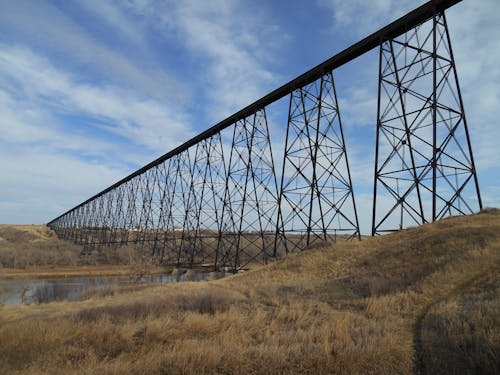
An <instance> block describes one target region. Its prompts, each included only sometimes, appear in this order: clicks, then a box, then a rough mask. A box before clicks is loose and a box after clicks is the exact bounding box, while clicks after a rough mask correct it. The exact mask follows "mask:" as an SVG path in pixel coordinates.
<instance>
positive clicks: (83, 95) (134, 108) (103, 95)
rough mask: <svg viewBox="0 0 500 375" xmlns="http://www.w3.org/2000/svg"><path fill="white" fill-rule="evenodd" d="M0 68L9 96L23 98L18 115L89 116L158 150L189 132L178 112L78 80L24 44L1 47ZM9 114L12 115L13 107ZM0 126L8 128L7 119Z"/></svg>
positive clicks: (128, 94)
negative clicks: (10, 94)
mask: <svg viewBox="0 0 500 375" xmlns="http://www.w3.org/2000/svg"><path fill="white" fill-rule="evenodd" d="M0 71H1V72H2V74H0V82H3V83H4V85H5V87H7V88H8V89H9V91H10V92H11V93H12V95H13V96H22V97H23V101H22V104H21V103H18V104H19V106H21V107H22V108H21V109H20V113H21V114H25V115H26V112H28V114H31V115H33V116H37V117H39V120H42V119H45V120H46V121H47V120H50V119H51V117H52V120H53V116H50V115H49V114H48V113H49V111H50V112H52V113H53V112H56V113H57V112H59V113H64V112H69V113H72V114H79V115H83V116H88V117H89V118H88V121H89V122H90V123H92V122H98V123H103V124H106V126H105V127H106V129H108V130H110V131H113V132H114V133H116V134H118V135H120V136H122V137H126V138H128V139H129V140H130V141H131V142H133V143H136V144H141V145H145V146H147V147H149V148H150V149H152V150H157V151H158V150H161V151H164V150H167V149H169V148H172V147H174V146H177V145H178V144H179V143H180V142H181V141H184V140H187V139H188V138H189V137H190V136H192V134H193V131H192V130H191V128H190V126H189V124H188V119H187V117H186V116H184V115H183V114H182V112H180V111H177V110H174V109H171V108H170V107H168V106H167V105H162V104H160V103H159V102H157V101H155V100H153V99H150V98H145V97H142V96H141V95H140V94H135V93H133V92H131V91H129V90H125V89H123V88H120V87H116V86H110V85H105V86H103V85H98V84H90V83H86V82H82V81H81V79H80V78H79V77H76V76H73V75H71V74H69V73H67V72H64V71H61V70H59V69H56V68H55V67H54V66H53V65H52V64H51V63H50V61H48V60H46V59H45V58H43V57H40V56H38V55H37V54H35V53H33V52H32V51H30V50H28V49H26V48H20V47H10V46H5V45H0ZM4 97H5V94H4ZM28 103H32V104H33V107H34V108H36V109H35V113H32V111H31V110H27V109H26V107H27V106H28ZM12 104H13V101H12V100H11V101H10V105H11V106H12ZM44 107H45V109H42V108H44ZM9 112H10V114H11V117H15V116H16V115H15V114H14V111H13V110H11V111H9ZM15 112H16V113H17V110H16V111H15ZM36 112H39V113H36ZM7 120H8V119H5V118H4V121H7ZM10 120H11V121H12V119H10ZM14 121H16V120H15V119H14ZM38 123H40V121H38ZM0 126H1V127H8V128H9V129H11V128H12V123H10V124H7V122H3V123H2V124H0ZM44 128H47V127H44ZM16 130H19V127H18V128H17V129H16ZM43 131H45V130H43ZM7 132H8V133H7V134H11V133H14V134H11V135H15V133H16V131H14V132H13V131H11V130H10V131H9V130H7ZM40 132H42V130H41V129H38V130H37V131H35V133H34V134H37V133H40Z"/></svg>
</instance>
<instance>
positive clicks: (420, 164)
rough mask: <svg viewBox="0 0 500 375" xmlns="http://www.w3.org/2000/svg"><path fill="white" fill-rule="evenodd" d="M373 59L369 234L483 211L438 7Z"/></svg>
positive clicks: (450, 57)
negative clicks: (374, 98) (374, 89)
mask: <svg viewBox="0 0 500 375" xmlns="http://www.w3.org/2000/svg"><path fill="white" fill-rule="evenodd" d="M379 56H380V63H379V89H378V92H379V94H378V111H377V113H378V114H377V136H376V151H375V153H376V157H375V159H376V160H375V183H374V199H373V225H372V234H380V233H384V232H390V231H394V230H399V229H401V228H404V227H407V226H410V225H420V224H424V223H426V222H430V221H436V220H439V219H441V218H443V217H445V216H447V215H453V214H455V215H456V214H467V213H472V212H474V211H476V210H477V209H478V208H481V196H480V193H479V184H478V180H477V175H476V170H475V167H474V159H473V155H472V149H471V142H470V137H469V132H468V128H467V121H466V118H465V112H464V107H463V101H462V95H461V92H460V87H459V85H458V78H457V72H456V68H455V62H454V59H453V53H452V49H451V43H450V37H449V34H448V26H447V23H446V17H445V15H444V12H440V13H435V14H434V15H433V17H432V18H431V19H430V20H429V21H427V22H426V23H423V24H421V25H419V26H417V27H415V28H412V29H410V30H408V31H407V32H406V33H404V34H403V35H402V36H400V37H398V38H394V39H389V40H386V41H384V42H383V43H382V44H381V45H380V54H379Z"/></svg>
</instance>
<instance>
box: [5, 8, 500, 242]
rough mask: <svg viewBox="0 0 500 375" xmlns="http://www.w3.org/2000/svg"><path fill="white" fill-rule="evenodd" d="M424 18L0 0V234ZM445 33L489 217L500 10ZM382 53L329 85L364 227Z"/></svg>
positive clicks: (499, 101)
mask: <svg viewBox="0 0 500 375" xmlns="http://www.w3.org/2000/svg"><path fill="white" fill-rule="evenodd" d="M422 3H424V2H423V1H409V0H400V1H398V0H373V1H370V2H366V1H362V0H350V1H348V0H311V1H281V0H277V1H255V0H254V1H229V0H215V1H201V0H199V1H155V0H129V1H125V0H123V1H102V0H87V1H83V0H82V1H66V0H60V1H57V0H54V1H41V0H38V1H35V0H33V1H25V0H16V1H10V0H0V8H1V9H2V11H1V12H0V223H45V222H48V221H50V220H51V219H52V218H54V217H55V216H57V215H59V214H60V213H62V212H63V211H66V210H67V209H69V208H71V207H73V206H75V205H76V204H78V203H80V202H81V201H83V200H85V199H86V198H88V197H90V196H91V195H93V194H95V193H97V192H99V191H101V190H102V189H104V188H106V187H107V186H109V185H111V184H112V183H114V182H115V181H117V180H119V179H120V178H122V177H124V176H126V175H128V174H129V173H131V172H133V171H134V170H136V169H137V168H139V167H141V166H142V165H144V164H146V163H147V162H149V161H151V160H153V159H155V158H156V157H158V156H160V155H162V154H164V153H165V152H167V151H169V150H170V149H172V148H173V147H175V146H178V145H180V144H181V143H183V142H184V141H186V140H188V139H189V138H191V137H192V136H194V135H196V134H198V133H199V132H201V131H203V130H204V129H206V128H208V127H210V126H212V125H213V124H215V123H216V122H218V121H220V120H222V119H224V118H225V117H227V116H228V115H230V114H232V113H234V112H236V111H237V110H239V109H241V108H242V107H244V106H246V105H247V104H249V103H250V102H252V101H254V100H256V99H259V98H260V97H262V96H263V95H265V94H266V93H268V92H269V91H271V90H272V89H274V88H276V87H277V86H280V85H281V84H283V83H286V82H287V81H289V80H291V79H293V78H294V77H296V76H297V75H299V74H301V73H302V72H304V71H305V70H308V69H310V68H311V67H313V66H315V65H317V64H319V63H320V62H322V61H323V60H325V59H327V58H328V57H330V56H332V55H334V54H336V53H338V52H340V51H341V50H343V49H344V48H346V47H348V46H349V45H351V44H353V43H355V42H357V41H358V40H359V39H361V38H362V37H364V36H366V35H368V34H369V33H371V32H373V31H375V30H377V29H378V28H380V27H382V26H384V25H385V24H386V23H388V22H390V21H392V20H394V19H396V18H397V17H399V16H402V15H403V14H405V13H407V12H408V11H410V10H412V9H413V8H415V7H417V6H418V5H420V4H422ZM447 20H448V24H449V28H450V33H451V38H452V43H453V49H454V53H455V60H456V64H457V69H458V74H459V80H460V84H461V89H462V93H463V97H464V104H465V110H466V114H467V118H468V122H469V126H470V133H471V139H472V142H473V150H474V153H475V158H476V165H477V169H478V175H479V179H480V185H481V192H482V195H483V201H484V205H486V206H497V207H499V206H500V194H499V193H500V156H499V155H500V153H499V152H498V138H497V137H498V133H499V127H498V119H499V118H500V88H499V86H500V85H499V83H500V65H499V64H498V61H499V58H500V26H499V25H500V3H499V2H498V1H496V0H484V1H480V2H479V1H472V0H465V1H463V2H462V3H459V4H458V5H456V6H454V7H453V8H452V9H450V10H449V11H448V12H447ZM377 53H378V52H377V51H372V52H370V53H368V54H366V55H364V56H363V57H361V58H359V59H357V60H356V61H354V62H352V63H350V64H348V65H346V66H344V67H342V68H340V69H338V70H336V71H335V72H334V74H335V79H336V84H337V93H338V96H339V100H340V110H341V114H342V119H343V123H344V126H345V132H346V138H347V139H346V142H347V147H348V152H349V158H350V164H351V168H352V174H353V185H354V189H355V192H356V197H357V203H358V206H359V207H358V209H359V211H360V212H361V213H364V212H369V210H370V209H371V190H372V184H373V182H372V178H373V149H374V136H375V127H374V123H375V118H376V99H377V98H376V95H377V62H378V61H377V56H378V55H377ZM271 120H272V121H271V126H272V129H271V132H272V137H273V142H274V143H275V144H276V149H277V150H279V149H280V140H282V139H283V138H282V135H283V131H284V128H285V125H286V124H285V123H280V121H279V120H278V119H271ZM281 147H282V146H281ZM278 158H279V157H278ZM360 216H361V218H360V221H361V225H362V229H363V231H364V232H366V231H367V228H368V225H369V220H368V219H369V218H368V217H365V216H367V215H363V214H361V215H360Z"/></svg>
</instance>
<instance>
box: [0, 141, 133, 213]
mask: <svg viewBox="0 0 500 375" xmlns="http://www.w3.org/2000/svg"><path fill="white" fill-rule="evenodd" d="M0 160H3V162H2V164H1V168H0V181H3V182H4V183H2V184H1V185H0V223H41V222H47V221H49V220H50V219H52V218H53V217H55V216H57V215H58V214H60V213H61V212H64V211H66V210H67V209H68V208H69V207H72V206H74V205H75V204H78V203H79V202H81V201H83V200H85V199H86V198H87V197H88V196H89V195H91V194H93V193H97V192H98V191H100V190H102V189H104V188H105V187H107V186H109V185H111V183H113V182H114V181H116V180H118V179H120V178H122V177H123V176H124V175H125V170H123V169H117V168H113V167H109V166H106V165H102V164H100V163H91V162H85V161H83V160H80V159H78V158H74V157H71V156H68V155H66V156H64V157H63V156H62V155H61V154H60V153H57V152H50V151H49V150H47V149H43V150H42V151H41V152H37V150H27V149H22V150H5V149H2V150H0ZM14 161H15V162H14Z"/></svg>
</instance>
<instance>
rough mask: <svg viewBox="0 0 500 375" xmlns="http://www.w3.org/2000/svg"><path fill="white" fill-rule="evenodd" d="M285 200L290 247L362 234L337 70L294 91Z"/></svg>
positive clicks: (283, 217) (284, 221)
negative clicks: (352, 179) (339, 101)
mask: <svg viewBox="0 0 500 375" xmlns="http://www.w3.org/2000/svg"><path fill="white" fill-rule="evenodd" d="M280 202H281V210H280V214H281V219H280V220H279V222H280V223H282V225H283V228H284V231H285V234H286V236H285V237H284V238H286V249H287V251H293V250H294V249H295V248H297V247H298V248H304V247H305V246H309V245H311V244H312V243H314V242H315V241H317V240H321V241H327V240H329V239H335V236H336V235H337V234H343V235H347V236H348V237H359V235H360V232H359V224H358V216H357V212H356V204H355V201H354V194H353V191H352V183H351V175H350V171H349V164H348V160H347V152H346V147H345V142H344V133H343V130H342V121H341V118H340V112H339V107H338V103H337V94H336V91H335V85H334V81H333V74H332V73H331V72H330V73H327V74H325V75H324V76H322V77H321V78H320V79H318V80H316V81H314V82H313V83H311V84H309V85H307V86H304V87H301V88H299V89H298V90H296V91H294V92H292V94H291V95H290V106H289V115H288V127H287V135H286V143H285V153H284V159H283V173H282V183H281V196H280ZM332 237H333V238H332Z"/></svg>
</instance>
